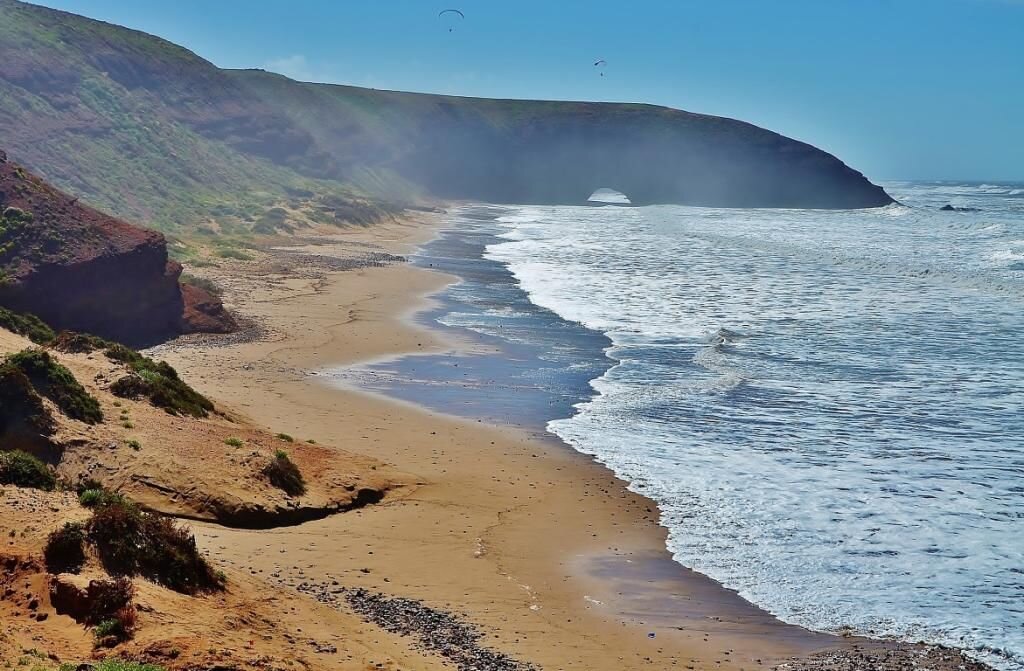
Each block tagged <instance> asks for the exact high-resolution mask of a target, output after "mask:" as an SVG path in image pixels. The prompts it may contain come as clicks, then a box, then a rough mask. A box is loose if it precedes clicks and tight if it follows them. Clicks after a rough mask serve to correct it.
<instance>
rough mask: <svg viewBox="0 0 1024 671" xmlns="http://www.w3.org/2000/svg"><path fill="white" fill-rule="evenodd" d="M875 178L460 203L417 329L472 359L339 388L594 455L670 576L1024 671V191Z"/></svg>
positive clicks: (824, 622) (396, 369) (384, 365)
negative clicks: (673, 570) (805, 202)
mask: <svg viewBox="0 0 1024 671" xmlns="http://www.w3.org/2000/svg"><path fill="white" fill-rule="evenodd" d="M885 186H886V189H887V190H888V191H889V193H890V194H892V195H893V196H894V197H895V198H896V199H897V200H899V201H900V204H898V205H893V206H890V207H887V208H882V209H876V210H860V211H837V212H830V211H807V210H729V209H709V208H692V207H677V206H654V207H621V206H604V207H596V206H581V207H522V206H498V205H495V206H486V205H466V206H463V207H460V208H458V209H456V210H455V211H453V212H452V213H451V220H452V223H451V227H450V228H449V230H448V231H446V232H445V233H444V234H443V235H442V236H441V237H439V238H438V239H437V240H435V241H434V242H432V243H430V244H428V245H427V246H426V247H425V248H424V249H423V251H422V252H421V253H420V254H419V255H418V256H417V258H416V262H417V263H419V264H421V265H424V266H428V267H430V266H432V267H435V268H439V269H442V270H445V271H447V272H451V273H453V274H455V275H458V276H459V277H460V281H459V282H458V283H456V284H455V285H453V286H452V287H450V288H449V289H448V290H447V291H445V292H444V293H443V294H442V295H440V296H439V297H438V301H437V306H436V308H435V309H433V310H431V311H430V312H428V313H425V314H423V315H421V316H420V319H421V320H422V321H424V322H425V323H429V324H431V325H433V326H435V327H438V328H442V329H446V330H451V331H452V332H453V333H458V334H462V335H465V334H471V335H472V338H473V342H474V343H476V345H475V347H474V348H473V351H472V352H471V353H468V354H466V355H464V356H459V357H451V356H414V357H406V358H404V359H401V360H397V361H391V362H374V363H373V364H369V365H367V366H362V367H359V368H357V369H346V370H342V371H335V372H334V373H333V374H334V375H335V377H337V378H339V379H340V380H342V381H343V382H346V383H351V382H353V381H355V382H357V383H358V384H361V385H363V386H366V387H369V388H372V389H377V390H380V391H384V392H386V393H389V394H393V395H395V396H398V397H402V398H407V399H409V400H414V401H416V402H420V403H425V404H427V405H430V406H433V407H436V408H439V409H442V410H445V411H448V412H454V413H457V414H462V415H466V416H471V417H478V418H481V419H486V420H488V421H496V422H501V423H511V424H517V425H521V426H524V427H526V428H528V429H532V430H535V431H545V430H546V431H548V432H550V433H551V434H554V435H555V436H557V437H559V438H560V439H562V440H563V441H564V442H565V443H567V444H568V445H570V446H572V447H573V448H574V449H576V450H578V451H580V452H582V453H585V454H588V455H593V456H594V457H595V458H597V459H598V460H599V461H601V462H603V463H604V464H607V465H608V466H609V467H610V468H611V469H613V470H614V471H615V472H616V473H617V474H618V475H619V476H621V477H622V478H623V479H625V480H626V481H628V482H629V483H630V485H631V487H632V488H633V489H634V490H636V491H638V492H641V493H643V494H645V495H647V496H649V497H650V498H652V499H654V500H656V501H657V502H658V503H659V505H660V507H661V510H662V513H663V514H662V520H661V521H662V524H663V525H664V526H665V527H666V528H668V529H669V549H670V551H671V552H672V553H673V556H674V557H675V558H676V560H678V561H679V562H680V563H681V564H684V565H686V566H689V567H692V568H694V569H696V570H698V571H701V572H702V573H705V574H707V575H709V576H711V577H713V578H715V579H717V580H719V581H720V582H722V583H723V584H724V585H726V586H728V587H730V588H733V589H736V590H738V591H739V593H740V594H741V595H742V596H744V597H745V598H747V599H748V600H750V601H751V602H753V603H755V604H757V605H759V606H761V607H763V608H765V609H767V610H769V611H770V612H772V613H774V614H776V615H777V616H779V617H780V618H781V619H783V620H785V621H787V622H792V623H795V624H800V625H803V626H806V627H809V628H812V629H815V630H822V631H832V632H854V633H862V634H869V635H875V636H893V637H898V638H901V639H906V640H912V641H917V640H924V641H929V642H936V643H945V644H949V645H954V646H957V647H961V648H964V649H965V650H967V651H969V652H971V653H972V654H973V655H974V656H976V657H978V658H980V659H982V660H984V661H986V662H988V663H990V664H992V665H993V666H996V667H998V668H1002V669H1006V670H1008V671H1011V670H1012V671H1022V670H1024V505H1022V504H1024V412H1022V409H1024V353H1022V352H1021V347H1020V334H1021V332H1022V330H1024V309H1022V308H1024V185H1022V184H968V183H962V184H955V183H920V182H895V183H888V184H886V185H885ZM946 204H952V205H954V206H956V207H959V208H968V209H967V210H965V211H953V212H948V211H941V210H940V209H939V208H940V207H941V206H943V205H946Z"/></svg>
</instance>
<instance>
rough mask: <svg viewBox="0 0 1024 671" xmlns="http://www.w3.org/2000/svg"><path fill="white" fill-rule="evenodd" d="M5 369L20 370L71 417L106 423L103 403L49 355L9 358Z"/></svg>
mask: <svg viewBox="0 0 1024 671" xmlns="http://www.w3.org/2000/svg"><path fill="white" fill-rule="evenodd" d="M2 367H13V368H17V369H18V370H20V371H21V372H22V373H24V375H25V377H27V378H28V380H29V381H30V382H31V383H32V386H33V387H34V388H35V390H36V391H37V392H38V393H39V394H40V395H42V396H45V397H46V398H48V399H50V400H51V401H53V402H54V403H55V404H56V405H57V407H58V408H60V410H61V412H63V413H64V414H65V415H67V416H68V417H71V418H72V419H77V420H79V421H81V422H85V423H86V424H98V423H100V422H102V421H103V411H102V410H101V409H100V404H99V401H97V400H96V399H95V398H93V397H92V396H91V395H90V394H89V392H87V391H86V390H85V387H83V386H82V385H81V384H80V383H79V382H78V380H76V379H75V376H74V375H72V374H71V371H69V370H68V369H67V368H65V367H64V366H62V365H61V364H60V363H58V362H57V360H56V359H54V358H53V357H52V356H50V353H49V352H47V351H45V350H41V349H26V350H22V351H20V352H17V353H15V354H11V355H10V356H8V357H7V358H6V359H5V360H4V363H3V366H2Z"/></svg>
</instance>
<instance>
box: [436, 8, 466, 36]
mask: <svg viewBox="0 0 1024 671" xmlns="http://www.w3.org/2000/svg"><path fill="white" fill-rule="evenodd" d="M437 18H439V19H443V20H445V21H447V22H448V32H449V33H450V32H452V31H454V30H455V24H456V23H457V22H458V21H464V20H465V19H466V15H465V14H463V13H462V12H461V11H459V10H457V9H442V10H441V11H440V12H438V14H437Z"/></svg>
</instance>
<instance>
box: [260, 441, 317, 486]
mask: <svg viewBox="0 0 1024 671" xmlns="http://www.w3.org/2000/svg"><path fill="white" fill-rule="evenodd" d="M263 474H264V475H265V476H267V479H268V480H270V484H272V485H274V486H275V487H277V488H278V489H282V490H284V492H285V493H286V494H288V495H290V496H302V495H303V494H305V493H306V481H305V480H304V479H303V477H302V473H301V472H299V467H298V466H296V465H295V463H294V462H293V461H292V460H291V459H290V458H289V457H288V453H287V452H285V451H284V450H278V451H277V452H276V453H275V454H274V458H273V459H271V460H270V463H269V464H267V465H266V467H265V468H264V469H263Z"/></svg>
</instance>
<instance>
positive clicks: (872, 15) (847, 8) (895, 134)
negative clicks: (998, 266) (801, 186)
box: [43, 0, 1024, 180]
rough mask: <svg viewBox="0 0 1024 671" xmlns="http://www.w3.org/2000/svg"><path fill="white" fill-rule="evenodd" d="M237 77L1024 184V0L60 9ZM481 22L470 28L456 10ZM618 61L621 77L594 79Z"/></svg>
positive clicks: (898, 171) (889, 172) (886, 174)
mask: <svg viewBox="0 0 1024 671" xmlns="http://www.w3.org/2000/svg"><path fill="white" fill-rule="evenodd" d="M43 4H46V5H48V6H52V7H56V8H59V9H65V10H68V11H72V12H75V13H79V14H84V15H87V16H91V17H94V18H99V19H103V20H107V21H112V22H114V23H119V24H122V25H126V26H129V27H132V28H137V29H140V30H144V31H146V32H150V33H154V34H158V35H160V36H162V37H165V38H167V39H169V40H171V41H173V42H176V43H178V44H182V45H184V46H186V47H188V48H190V49H192V50H193V51H195V52H196V53H198V54H200V55H201V56H203V57H205V58H207V59H209V60H211V61H213V62H214V63H216V64H217V65H219V66H221V67H230V68H240V67H262V68H266V69H269V70H275V71H278V72H281V73H283V74H286V75H289V76H292V77H296V78H300V79H305V80H310V81H325V82H336V83H347V84H356V85H361V86H370V87H374V88H389V89H400V90H412V91H431V92H440V93H451V94H457V95H477V96H495V97H509V98H553V99H587V100H618V101H634V102H651V103H657V104H663V105H669V106H672V107H678V108H682V109H686V110H690V111H694V112H703V113H709V114H718V115H722V116H729V117H734V118H739V119H744V120H746V121H750V122H752V123H756V124H758V125H760V126H764V127H766V128H770V129H772V130H776V131H778V132H780V133H783V134H785V135H789V136H791V137H796V138H799V139H801V140H805V141H807V142H810V143H812V144H815V145H817V146H819V147H822V148H824V149H827V150H828V151H831V152H833V153H835V154H836V155H838V156H839V157H840V158H842V159H843V160H844V161H846V162H847V163H849V164H850V165H852V166H853V167H855V168H857V169H858V170H861V171H863V172H865V173H866V174H867V175H868V176H869V177H871V178H873V179H880V180H884V179H902V178H906V179H979V180H1000V179H1002V180H1024V0H714V1H712V0H701V1H697V0H649V1H647V2H627V1H625V0H623V1H619V2H609V1H605V0H588V1H583V0H560V1H558V2H551V1H541V0H515V1H514V2H513V1H512V0H507V1H500V0H442V1H441V2H438V3H435V2H430V1H429V0H366V1H365V2H355V1H353V0H291V1H289V2H270V1H264V0H219V1H215V2H209V0H176V1H175V2H174V3H168V2H164V1H163V0H133V1H131V2H128V1H126V0H43ZM448 7H457V8H459V9H461V10H462V11H463V12H464V13H465V14H466V20H465V21H462V22H460V23H459V25H458V26H457V27H456V29H455V31H453V32H448V29H447V27H446V25H445V23H444V22H443V21H442V20H440V19H438V16H437V13H438V11H439V10H441V9H445V8H448ZM597 59H605V60H607V61H608V66H607V70H606V75H605V76H604V77H600V76H598V75H597V73H596V72H595V71H594V67H593V63H594V61H596V60H597Z"/></svg>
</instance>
